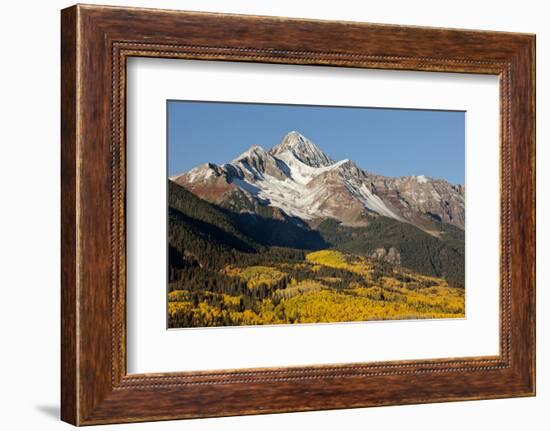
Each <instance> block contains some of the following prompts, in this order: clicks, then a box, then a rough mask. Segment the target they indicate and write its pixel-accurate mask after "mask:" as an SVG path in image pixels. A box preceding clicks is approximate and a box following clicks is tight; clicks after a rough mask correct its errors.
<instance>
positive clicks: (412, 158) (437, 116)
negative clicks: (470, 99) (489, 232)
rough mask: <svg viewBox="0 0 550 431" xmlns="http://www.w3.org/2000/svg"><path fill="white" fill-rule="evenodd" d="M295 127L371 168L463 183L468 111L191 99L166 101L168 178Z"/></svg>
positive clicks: (334, 153)
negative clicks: (197, 100)
mask: <svg viewBox="0 0 550 431" xmlns="http://www.w3.org/2000/svg"><path fill="white" fill-rule="evenodd" d="M291 130H296V131H298V132H300V133H301V134H303V135H304V136H306V137H307V138H309V139H310V140H311V141H313V142H314V143H315V144H316V145H317V146H318V147H319V148H320V149H321V150H323V151H324V152H325V153H326V154H327V155H328V156H329V157H331V158H332V159H334V160H341V159H351V160H354V161H355V162H356V163H357V164H358V165H359V166H361V167H362V168H363V169H365V170H366V171H369V172H373V173H377V174H381V175H387V176H403V175H427V176H429V177H433V178H444V179H446V180H447V181H450V182H451V183H454V184H458V183H459V184H464V157H465V154H464V149H465V140H464V139H465V136H464V133H465V113H464V112H458V111H431V110H407V109H377V108H346V107H323V106H302V105H271V104H251V103H219V102H187V101H168V175H170V176H172V175H175V174H178V173H181V172H185V171H188V170H190V169H192V168H194V167H195V166H197V165H200V164H202V163H206V162H212V163H216V164H222V163H226V162H229V161H231V160H232V159H234V158H235V157H236V156H238V155H239V154H240V153H242V152H243V151H245V150H246V149H247V148H249V147H250V146H251V145H253V144H257V145H261V146H262V147H264V148H265V149H269V148H271V147H272V146H274V145H276V144H277V143H279V142H280V140H281V139H282V137H283V136H284V135H285V134H286V133H287V132H289V131H291Z"/></svg>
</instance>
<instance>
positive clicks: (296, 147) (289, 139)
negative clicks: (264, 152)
mask: <svg viewBox="0 0 550 431" xmlns="http://www.w3.org/2000/svg"><path fill="white" fill-rule="evenodd" d="M270 154H271V155H273V156H276V157H280V156H282V155H284V154H287V155H288V154H291V155H293V156H294V157H295V158H297V159H298V160H299V161H301V162H302V163H304V164H306V165H308V166H311V167H314V168H320V167H325V166H330V165H332V164H333V163H334V161H333V160H332V159H330V158H329V157H328V156H327V155H326V154H325V153H323V152H322V151H321V150H320V149H319V147H317V146H316V145H315V144H314V143H313V142H311V141H310V140H309V139H308V138H306V137H305V136H304V135H302V134H301V133H299V132H297V131H295V130H292V131H290V132H288V133H287V134H286V135H285V136H284V138H283V139H282V140H281V142H280V143H279V144H277V145H275V146H274V147H273V148H272V149H271V151H270Z"/></svg>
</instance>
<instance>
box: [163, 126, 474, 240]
mask: <svg viewBox="0 0 550 431" xmlns="http://www.w3.org/2000/svg"><path fill="white" fill-rule="evenodd" d="M172 180H173V181H175V182H176V183H177V184H180V185H182V186H185V187H186V188H187V189H189V190H190V191H191V192H192V193H194V194H196V195H197V196H199V197H201V198H203V199H205V200H207V201H209V202H212V203H216V204H219V205H221V206H224V207H227V208H230V209H232V210H234V211H244V212H257V211H258V209H259V208H260V207H264V208H266V207H268V208H272V209H273V208H274V209H277V210H279V211H281V212H282V214H284V216H286V217H289V218H290V219H293V218H294V220H295V221H296V222H298V223H299V222H300V220H303V221H306V222H308V223H312V222H313V223H315V221H316V220H322V219H325V218H334V219H336V220H339V221H340V222H342V223H343V224H344V225H348V226H365V225H367V224H368V219H369V215H380V216H385V217H389V218H392V219H394V220H397V221H401V222H407V223H410V224H412V225H414V226H417V227H418V228H420V229H422V230H424V231H426V232H428V233H430V234H432V235H435V236H437V235H438V234H439V233H440V232H441V230H440V229H439V228H440V227H441V226H442V225H444V224H449V225H453V226H456V227H458V228H460V229H464V214H465V212H464V188H463V187H462V186H460V185H452V184H450V183H448V182H447V181H445V180H440V179H431V178H428V177H425V176H413V177H398V178H391V177H384V176H380V175H375V174H371V173H369V172H367V171H364V170H363V169H361V168H360V167H359V166H357V165H356V164H355V163H354V162H353V161H351V160H347V159H346V160H341V161H337V162H336V161H334V160H332V159H331V158H330V157H328V156H327V155H326V154H324V153H323V152H322V151H321V150H320V149H319V148H318V147H317V146H316V145H315V144H313V143H312V142H311V141H310V140H309V139H307V138H305V137H304V136H303V135H301V134H299V133H298V132H294V131H293V132H289V133H288V134H287V135H286V136H285V137H284V138H283V139H282V141H281V142H280V143H279V144H278V145H276V146H274V147H273V148H272V149H271V150H269V151H266V150H265V149H263V148H262V147H260V146H257V145H255V146H252V147H251V148H249V149H248V150H247V151H245V152H244V153H242V154H241V155H240V156H238V157H237V158H235V159H234V160H232V161H231V162H230V163H226V164H223V165H215V164H212V163H208V164H204V165H201V166H198V167H196V168H194V169H192V170H191V171H189V172H186V173H183V174H181V175H177V176H175V177H173V178H172ZM281 216H282V215H281ZM296 218H297V219H296ZM298 219H299V220H298Z"/></svg>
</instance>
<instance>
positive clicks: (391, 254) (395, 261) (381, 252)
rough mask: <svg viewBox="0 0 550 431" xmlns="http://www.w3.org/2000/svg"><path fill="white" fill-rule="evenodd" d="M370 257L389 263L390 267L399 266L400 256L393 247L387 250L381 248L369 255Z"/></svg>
mask: <svg viewBox="0 0 550 431" xmlns="http://www.w3.org/2000/svg"><path fill="white" fill-rule="evenodd" d="M371 257H372V258H373V259H378V260H383V261H384V262H388V263H391V264H392V265H401V254H400V253H399V251H398V250H397V249H396V248H395V247H390V248H389V249H388V250H386V249H385V248H383V247H381V248H377V249H376V250H374V252H373V253H372V254H371Z"/></svg>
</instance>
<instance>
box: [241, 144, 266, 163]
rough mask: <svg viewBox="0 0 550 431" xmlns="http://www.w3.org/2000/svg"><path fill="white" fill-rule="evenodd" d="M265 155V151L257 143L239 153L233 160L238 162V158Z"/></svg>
mask: <svg viewBox="0 0 550 431" xmlns="http://www.w3.org/2000/svg"><path fill="white" fill-rule="evenodd" d="M266 155H267V151H266V150H264V149H263V148H262V147H261V146H259V145H252V146H251V147H250V148H249V149H248V150H246V151H245V152H244V153H242V154H241V155H239V156H238V157H237V158H235V159H233V162H238V161H239V160H243V159H247V158H249V157H261V158H263V157H265V156H266Z"/></svg>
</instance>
